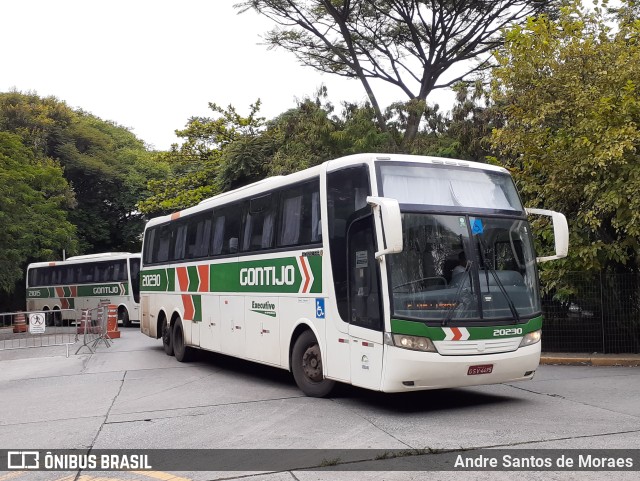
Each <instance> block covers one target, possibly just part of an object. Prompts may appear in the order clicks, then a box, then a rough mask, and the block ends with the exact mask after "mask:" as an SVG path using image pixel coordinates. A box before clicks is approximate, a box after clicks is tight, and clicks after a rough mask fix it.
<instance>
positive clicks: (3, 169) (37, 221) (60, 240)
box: [0, 132, 75, 292]
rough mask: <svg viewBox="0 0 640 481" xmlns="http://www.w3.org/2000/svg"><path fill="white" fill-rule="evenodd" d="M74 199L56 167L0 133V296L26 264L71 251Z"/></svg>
mask: <svg viewBox="0 0 640 481" xmlns="http://www.w3.org/2000/svg"><path fill="white" fill-rule="evenodd" d="M73 204H74V197H73V192H72V191H71V189H70V187H69V184H68V183H67V182H66V180H65V179H64V178H63V175H62V169H61V167H60V165H59V164H57V163H56V162H54V161H52V160H51V159H42V160H37V159H36V158H35V156H34V155H33V153H32V152H31V151H30V149H28V148H26V147H25V146H23V145H22V142H21V138H20V136H18V135H15V134H10V133H7V132H0V225H2V229H0V291H4V292H12V291H13V289H14V287H15V284H16V282H18V281H20V280H21V279H22V278H23V276H24V271H23V269H24V265H25V264H26V263H27V262H28V261H29V260H32V259H54V258H58V257H59V252H61V251H62V249H73V248H74V247H75V227H74V226H73V225H72V224H71V223H70V222H69V221H68V219H67V211H66V209H68V208H69V207H71V206H73Z"/></svg>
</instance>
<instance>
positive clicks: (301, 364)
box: [291, 330, 336, 397]
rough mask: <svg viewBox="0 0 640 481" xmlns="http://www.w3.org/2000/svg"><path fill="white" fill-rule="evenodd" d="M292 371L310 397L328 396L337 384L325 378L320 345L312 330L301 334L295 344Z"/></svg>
mask: <svg viewBox="0 0 640 481" xmlns="http://www.w3.org/2000/svg"><path fill="white" fill-rule="evenodd" d="M291 371H292V372H293V378H294V379H295V381H296V384H297V385H298V387H299V388H300V390H301V391H302V392H303V393H305V394H306V395H307V396H309V397H325V396H328V395H329V393H330V392H331V390H332V389H333V388H334V386H335V384H336V383H335V381H331V380H329V379H325V378H324V375H323V373H322V357H321V353H320V345H319V344H318V340H317V339H316V336H314V334H313V332H312V331H310V330H307V331H304V332H303V333H302V334H300V336H299V337H298V339H296V342H295V344H294V345H293V351H292V352H291Z"/></svg>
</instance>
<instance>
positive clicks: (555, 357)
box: [540, 354, 640, 366]
mask: <svg viewBox="0 0 640 481" xmlns="http://www.w3.org/2000/svg"><path fill="white" fill-rule="evenodd" d="M540 364H561V365H566V366H640V355H638V354H628V355H612V354H543V355H542V356H541V357H540Z"/></svg>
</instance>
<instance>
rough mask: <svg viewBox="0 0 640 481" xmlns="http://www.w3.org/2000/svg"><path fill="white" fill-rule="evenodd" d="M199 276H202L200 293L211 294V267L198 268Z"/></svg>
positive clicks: (201, 266)
mask: <svg viewBox="0 0 640 481" xmlns="http://www.w3.org/2000/svg"><path fill="white" fill-rule="evenodd" d="M198 276H200V287H199V289H198V292H209V266H208V265H207V264H202V265H199V266H198Z"/></svg>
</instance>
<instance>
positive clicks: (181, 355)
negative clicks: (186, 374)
mask: <svg viewBox="0 0 640 481" xmlns="http://www.w3.org/2000/svg"><path fill="white" fill-rule="evenodd" d="M172 337H173V353H174V354H175V356H176V359H177V360H178V361H179V362H189V361H190V360H191V358H192V357H193V350H192V349H191V348H190V347H189V346H186V345H185V343H184V331H183V330H182V321H181V320H180V319H178V320H176V323H175V324H174V325H173V336H172Z"/></svg>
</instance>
